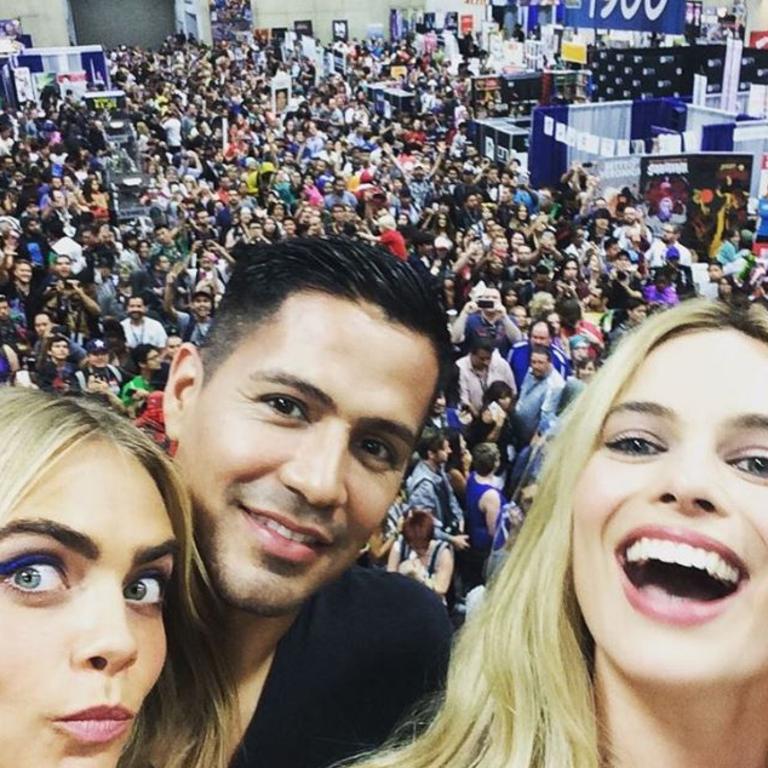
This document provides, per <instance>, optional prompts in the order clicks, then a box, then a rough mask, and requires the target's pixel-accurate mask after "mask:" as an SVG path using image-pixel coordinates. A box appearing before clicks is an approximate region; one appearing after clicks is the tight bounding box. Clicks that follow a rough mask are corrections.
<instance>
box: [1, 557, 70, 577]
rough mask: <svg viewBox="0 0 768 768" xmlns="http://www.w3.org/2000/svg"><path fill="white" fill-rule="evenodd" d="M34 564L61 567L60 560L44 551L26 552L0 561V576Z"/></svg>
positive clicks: (9, 574)
mask: <svg viewBox="0 0 768 768" xmlns="http://www.w3.org/2000/svg"><path fill="white" fill-rule="evenodd" d="M34 565H50V566H52V567H53V568H58V569H61V567H62V565H61V560H59V558H58V557H54V556H53V555H48V554H45V553H38V554H28V555H23V556H21V557H16V558H14V559H13V560H6V561H5V562H3V563H0V577H3V576H11V575H12V574H14V573H16V571H19V570H21V569H22V568H29V567H30V566H34Z"/></svg>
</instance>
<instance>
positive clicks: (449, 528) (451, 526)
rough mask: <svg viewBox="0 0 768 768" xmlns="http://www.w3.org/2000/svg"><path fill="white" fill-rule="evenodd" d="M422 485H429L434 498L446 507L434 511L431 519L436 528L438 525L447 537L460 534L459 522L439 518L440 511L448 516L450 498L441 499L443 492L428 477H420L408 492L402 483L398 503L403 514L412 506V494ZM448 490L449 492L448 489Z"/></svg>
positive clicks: (405, 485) (405, 484)
mask: <svg viewBox="0 0 768 768" xmlns="http://www.w3.org/2000/svg"><path fill="white" fill-rule="evenodd" d="M424 483H429V484H430V485H431V486H432V488H433V490H434V492H435V496H436V497H437V498H438V499H439V500H441V501H443V502H444V504H445V507H446V508H445V510H440V509H436V510H435V513H434V515H433V517H434V518H435V520H436V527H438V524H439V527H440V529H441V530H442V531H444V532H445V533H447V534H448V535H449V536H456V535H457V534H459V533H461V522H460V521H459V520H457V519H453V518H452V519H450V520H448V521H444V520H443V519H442V518H441V517H440V512H442V511H445V512H446V513H448V514H450V511H451V504H450V496H448V497H446V498H443V492H442V491H441V489H440V488H439V487H438V486H437V485H436V484H435V483H433V482H432V479H431V478H429V477H422V478H421V480H419V481H418V482H417V483H416V484H415V485H414V486H413V488H411V489H410V491H409V490H408V485H407V483H403V488H402V501H401V502H400V503H401V508H402V510H403V513H404V514H405V513H407V512H408V510H409V509H411V508H412V507H413V506H414V505H413V503H412V502H411V497H412V495H413V492H414V491H415V490H416V489H417V488H419V487H420V486H422V485H424ZM448 490H449V491H450V488H449V489H448Z"/></svg>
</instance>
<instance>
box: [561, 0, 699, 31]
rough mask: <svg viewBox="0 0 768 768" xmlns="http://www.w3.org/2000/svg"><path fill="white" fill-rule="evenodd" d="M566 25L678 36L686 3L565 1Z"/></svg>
mask: <svg viewBox="0 0 768 768" xmlns="http://www.w3.org/2000/svg"><path fill="white" fill-rule="evenodd" d="M565 24H566V26H568V27H586V28H590V29H624V30H635V31H639V32H658V33H666V34H669V35H681V34H683V32H684V31H685V3H683V2H681V1H680V0H565Z"/></svg>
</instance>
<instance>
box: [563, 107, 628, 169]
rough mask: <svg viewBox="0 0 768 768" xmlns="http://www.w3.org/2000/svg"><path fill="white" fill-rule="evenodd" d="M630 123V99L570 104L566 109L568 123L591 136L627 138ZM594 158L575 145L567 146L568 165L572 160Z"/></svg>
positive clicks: (582, 160) (581, 160)
mask: <svg viewBox="0 0 768 768" xmlns="http://www.w3.org/2000/svg"><path fill="white" fill-rule="evenodd" d="M631 124H632V102H631V101H614V102H600V103H598V104H578V105H576V106H571V107H570V109H569V111H568V125H571V126H573V127H574V128H575V129H576V130H577V131H583V132H585V133H591V134H592V135H593V136H600V137H601V138H605V139H628V138H629V137H630V129H631ZM595 158H596V156H595V155H593V154H590V153H589V152H585V151H584V150H580V149H578V148H577V147H568V158H567V162H568V164H569V165H570V163H572V162H573V161H574V160H578V161H580V162H584V161H585V160H595Z"/></svg>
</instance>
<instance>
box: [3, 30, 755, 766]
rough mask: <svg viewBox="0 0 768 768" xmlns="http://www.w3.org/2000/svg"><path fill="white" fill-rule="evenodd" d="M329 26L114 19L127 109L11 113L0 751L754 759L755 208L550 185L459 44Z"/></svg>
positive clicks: (68, 106) (332, 759)
mask: <svg viewBox="0 0 768 768" xmlns="http://www.w3.org/2000/svg"><path fill="white" fill-rule="evenodd" d="M278 43H279V41H278ZM468 45H469V44H468V41H467V40H465V41H463V49H464V51H465V53H472V54H473V55H474V54H476V53H477V52H478V51H477V50H476V46H474V44H473V45H472V50H470V48H469V47H468ZM345 47H346V49H347V51H346V53H347V56H346V61H347V73H346V75H345V76H344V77H341V76H340V75H337V74H323V73H318V72H316V71H315V69H314V67H315V63H314V61H313V60H309V59H307V58H304V57H303V56H302V55H301V54H300V53H298V52H291V51H290V50H288V49H286V48H285V47H284V46H281V45H279V44H273V43H271V42H265V41H263V39H262V38H259V40H256V39H255V38H254V40H253V41H251V40H247V41H245V40H242V39H241V40H237V41H235V40H227V41H224V42H220V43H217V44H216V45H214V46H213V47H212V48H211V47H206V46H204V45H201V44H199V43H197V42H195V41H191V40H187V39H183V38H182V37H177V38H172V39H169V40H168V41H167V42H166V43H165V45H163V46H162V48H161V49H159V50H157V51H145V50H139V49H137V48H119V49H116V50H113V51H111V52H109V55H108V58H109V62H110V68H111V71H110V76H111V80H112V83H113V85H115V86H116V87H119V88H120V89H122V90H123V91H124V92H125V106H124V108H121V112H120V114H119V115H113V116H111V117H110V116H108V115H104V114H94V113H91V112H89V111H88V110H87V109H86V108H85V107H84V106H83V105H81V104H80V103H79V102H78V101H77V100H76V99H75V98H74V97H73V95H72V94H69V93H67V92H66V91H65V92H64V93H57V92H56V91H55V89H52V90H50V91H47V92H46V94H45V98H43V99H42V103H41V104H24V105H22V106H21V108H20V109H19V110H18V111H17V112H10V111H5V112H4V113H3V114H2V115H0V208H2V210H1V211H0V239H1V247H2V260H1V261H0V381H1V382H2V384H3V385H7V389H4V390H3V391H2V392H0V435H2V437H3V440H2V450H0V469H2V472H3V476H4V478H6V479H7V481H8V482H7V484H6V485H7V489H6V492H5V493H4V494H3V496H2V498H0V587H2V589H0V622H1V623H2V624H3V626H4V627H6V628H8V631H6V632H4V633H3V635H2V637H1V638H0V659H2V661H0V715H1V716H0V747H1V748H2V749H1V750H0V752H2V754H3V755H7V756H9V759H10V760H11V761H12V763H13V764H14V765H36V766H37V765H54V764H56V765H59V764H63V762H66V761H69V760H70V759H74V760H78V759H79V758H80V757H82V758H83V759H86V760H90V759H95V760H97V761H99V765H102V764H103V765H104V766H105V768H106V767H108V768H117V767H119V768H146V766H147V765H157V766H158V767H159V766H163V767H164V768H176V767H177V766H178V767H179V768H181V766H184V768H251V767H252V766H255V765H259V766H280V768H300V767H301V768H329V766H337V765H341V762H340V761H353V760H356V759H358V760H360V759H362V762H360V763H359V765H361V766H363V767H364V768H394V767H395V766H407V768H420V767H423V768H433V767H434V766H446V767H447V766H450V767H451V768H477V767H478V766H482V768H502V767H503V768H506V767H507V766H514V768H562V766H584V768H598V766H607V765H610V766H612V768H619V766H625V765H638V764H653V765H665V766H674V768H678V767H681V768H682V767H683V766H686V767H687V766H691V765H696V766H701V767H702V768H715V767H716V768H737V767H738V768H744V766H753V765H754V766H758V765H764V764H765V762H766V755H768V744H767V743H766V737H765V733H766V729H765V725H764V712H765V707H764V702H765V700H766V697H767V694H766V690H767V689H768V683H766V679H768V673H767V672H766V670H767V669H768V658H767V657H766V654H765V651H764V643H763V642H762V639H763V637H764V635H765V627H764V626H763V625H762V618H763V617H764V614H762V607H763V606H762V600H763V599H765V595H766V589H765V578H766V576H765V574H764V571H765V563H766V561H767V557H766V551H767V550H768V530H767V529H766V524H765V519H764V513H763V510H764V508H765V499H764V496H765V495H766V487H767V486H766V476H767V474H768V473H767V471H766V467H767V466H768V464H767V460H766V454H768V438H767V437H766V434H767V431H766V417H765V411H766V407H765V387H764V382H765V379H763V378H762V377H763V375H768V374H766V370H765V369H766V345H767V344H768V320H767V319H766V318H768V315H767V314H766V311H765V306H763V305H764V304H765V296H764V289H763V275H764V269H765V265H763V264H761V263H760V261H759V260H756V259H755V258H754V256H753V254H752V250H751V247H750V246H751V244H752V239H753V233H754V227H753V226H752V224H751V223H750V224H749V225H748V226H747V227H746V228H744V229H739V230H729V229H727V228H726V230H725V232H726V236H725V239H724V241H723V244H722V246H721V247H720V248H719V250H718V251H717V253H716V255H715V257H714V258H712V260H711V261H707V255H706V254H703V253H695V252H693V251H692V250H691V248H690V244H689V243H686V242H685V239H684V238H683V237H681V231H680V229H679V227H678V224H677V223H676V222H675V221H674V220H673V219H672V218H669V219H668V220H663V219H662V218H660V217H658V216H657V217H656V218H655V220H652V219H651V218H648V217H646V216H645V213H644V210H643V206H642V203H641V201H638V200H635V199H633V198H632V196H631V194H630V193H629V190H622V194H621V195H620V196H619V197H618V198H617V200H616V201H611V202H610V204H609V201H608V200H606V199H605V198H602V197H600V192H599V189H600V186H599V184H598V182H597V180H596V178H595V177H594V175H593V171H592V169H591V168H589V167H584V166H581V165H579V164H578V163H574V164H573V165H572V166H571V167H570V168H569V169H568V170H567V172H566V173H565V174H564V175H563V177H562V178H561V180H560V182H559V184H557V185H553V186H551V187H547V188H539V189H534V188H532V187H531V184H530V180H529V176H528V172H527V169H526V167H525V163H521V162H520V161H519V159H511V160H510V161H509V162H508V164H506V165H504V166H501V165H497V164H495V163H492V162H490V161H488V160H486V159H483V158H482V157H481V156H480V154H479V153H478V151H477V149H476V147H475V146H474V144H473V136H472V119H473V117H476V116H477V115H476V114H475V112H474V110H473V107H472V103H471V89H470V87H469V75H468V70H467V69H466V68H465V67H464V66H463V65H462V66H460V67H459V71H458V74H456V73H454V72H453V71H452V69H451V67H452V63H451V62H449V61H447V60H446V59H445V55H444V51H442V50H441V49H440V48H439V47H438V48H437V49H434V48H431V47H427V48H425V47H424V46H423V45H421V44H420V43H419V42H418V41H417V40H415V39H413V38H408V39H406V40H403V41H396V42H393V43H384V42H383V41H368V42H365V43H353V44H351V45H347V46H345ZM392 65H394V66H396V67H404V68H405V71H406V75H405V76H404V77H403V79H402V82H401V85H402V86H403V87H404V88H405V89H408V90H409V91H411V92H412V94H413V96H414V102H415V105H416V107H415V111H414V112H413V113H408V114H405V113H400V112H397V111H394V112H393V113H392V114H391V115H388V116H384V115H381V114H378V113H377V112H376V111H375V110H374V109H373V108H372V105H371V103H370V101H369V98H368V94H367V91H366V85H368V84H370V83H372V82H375V81H376V80H377V79H378V78H379V77H380V76H383V75H384V74H385V73H386V71H387V69H388V68H389V67H391V66H392ZM282 71H285V72H286V73H288V74H289V75H290V78H291V88H290V89H289V90H290V96H291V98H290V99H289V98H288V93H287V91H286V92H285V98H284V99H283V98H281V99H279V100H278V99H277V98H276V94H274V93H273V92H272V86H271V84H272V78H273V77H274V75H275V74H276V73H279V72H282ZM278 106H279V108H280V111H277V110H276V107H278ZM113 118H114V119H119V120H120V121H122V122H125V121H127V122H129V123H130V124H131V126H132V130H133V131H134V132H135V150H136V162H137V167H138V169H139V170H140V171H141V175H142V180H146V184H144V187H143V189H142V190H141V195H140V202H141V206H142V209H144V210H146V213H147V215H146V217H143V216H139V217H136V218H133V219H129V218H124V217H123V216H122V215H121V205H120V203H121V201H120V194H121V193H120V191H119V190H118V189H117V187H115V186H113V185H112V183H111V181H110V179H111V175H110V171H111V169H112V168H113V164H114V162H115V153H116V151H117V150H116V148H115V144H114V141H113V140H112V136H111V134H110V125H109V123H110V120H111V119H113ZM123 159H124V158H123ZM120 162H122V160H120ZM761 234H764V233H761V230H760V229H759V228H758V230H757V236H758V238H759V237H760V236H761ZM704 262H706V264H707V266H706V279H703V273H702V271H701V269H700V268H699V267H697V266H696V264H697V263H698V264H702V263H704ZM696 297H699V298H696ZM678 305H679V306H678ZM720 360H727V361H728V363H729V364H728V365H713V361H720ZM33 390H42V392H38V391H33ZM737 390H738V391H739V396H738V397H736V396H734V393H735V392H736V391H737ZM129 420H132V421H133V422H134V423H135V424H136V425H137V426H138V427H139V428H140V429H141V430H142V431H143V432H144V433H145V435H143V436H142V435H141V434H139V433H138V432H137V431H136V430H135V429H133V428H132V427H131V426H130V423H129ZM764 441H765V442H764ZM414 448H415V451H414ZM166 454H171V455H173V457H174V460H173V461H169V460H168V458H167V455H166ZM545 458H546V461H545ZM393 500H394V503H393ZM524 521H525V524H523V522H524ZM356 563H357V564H358V565H363V566H365V567H355V564H356ZM390 572H391V573H390ZM393 574H398V575H393ZM417 582H418V583H417ZM486 584H488V585H489V586H488V589H487V592H486V591H485V590H486ZM420 585H423V586H420ZM766 615H768V614H766ZM465 617H468V618H466V626H465V627H464V628H463V630H462V631H461V634H460V635H459V639H458V641H457V642H456V643H455V644H453V646H452V630H453V627H452V625H451V619H453V621H454V624H458V623H461V622H462V621H464V619H465ZM449 653H450V655H451V662H450V667H448V664H449V661H448V657H449ZM446 669H448V675H447V687H446V688H445V690H444V691H442V683H443V680H444V679H445V676H446ZM436 692H439V695H438V696H437V698H436V699H435V703H434V706H433V707H432V708H427V709H420V710H416V712H417V714H413V713H414V710H413V707H414V705H415V704H417V703H418V702H419V701H421V700H422V699H423V698H424V697H425V696H430V695H432V694H434V693H436ZM398 723H401V725H402V728H401V730H400V731H396V730H395V727H396V725H397V724H398ZM393 733H394V734H395V736H394V740H391V741H390V742H388V745H385V746H384V748H383V749H381V750H380V751H376V750H379V748H380V747H382V745H383V744H385V742H386V741H387V739H388V738H390V737H391V736H392V734H393ZM366 753H367V755H368V756H367V757H365V756H363V757H362V758H361V755H364V754H366ZM0 763H2V760H0ZM349 764H351V763H349Z"/></svg>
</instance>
